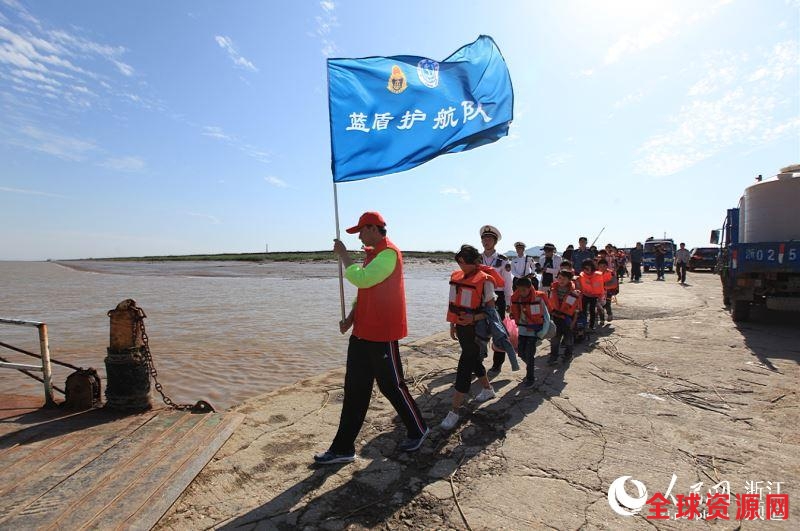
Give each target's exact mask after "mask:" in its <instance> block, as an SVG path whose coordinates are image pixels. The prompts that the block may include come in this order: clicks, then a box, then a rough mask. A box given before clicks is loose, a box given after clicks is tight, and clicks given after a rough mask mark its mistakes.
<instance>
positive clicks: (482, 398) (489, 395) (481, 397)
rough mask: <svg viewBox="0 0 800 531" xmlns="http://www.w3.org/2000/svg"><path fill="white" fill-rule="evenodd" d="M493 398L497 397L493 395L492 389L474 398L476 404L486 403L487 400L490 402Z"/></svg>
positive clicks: (485, 390)
mask: <svg viewBox="0 0 800 531" xmlns="http://www.w3.org/2000/svg"><path fill="white" fill-rule="evenodd" d="M495 396H497V395H496V394H495V393H494V389H492V388H491V387H490V388H488V389H484V390H483V391H481V392H480V393H478V396H476V397H475V400H477V401H478V402H486V401H487V400H491V399H492V398H494V397H495Z"/></svg>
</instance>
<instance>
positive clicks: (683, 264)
mask: <svg viewBox="0 0 800 531" xmlns="http://www.w3.org/2000/svg"><path fill="white" fill-rule="evenodd" d="M690 256H691V255H690V254H689V249H687V248H686V244H685V243H683V242H681V244H680V249H678V250H677V251H675V272H676V273H677V274H678V282H680V283H681V284H686V268H687V267H688V266H689V258H690Z"/></svg>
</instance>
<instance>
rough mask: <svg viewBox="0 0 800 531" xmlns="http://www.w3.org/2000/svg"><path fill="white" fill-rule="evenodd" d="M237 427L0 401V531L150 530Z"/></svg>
mask: <svg viewBox="0 0 800 531" xmlns="http://www.w3.org/2000/svg"><path fill="white" fill-rule="evenodd" d="M242 418H243V417H242V415H239V414H233V413H225V414H222V413H209V414H192V413H185V412H178V411H173V410H169V409H158V410H152V411H148V412H146V413H140V414H136V415H127V416H122V415H120V414H118V413H114V412H112V411H107V410H104V409H95V410H90V411H86V412H82V413H76V414H65V413H64V412H63V411H59V410H43V409H36V408H35V407H31V405H30V402H29V403H28V405H25V404H24V400H22V399H21V398H20V397H8V396H7V395H3V396H0V529H37V530H38V529H69V530H73V529H137V530H138V529H150V528H152V527H153V526H154V525H155V524H156V522H158V520H159V518H161V516H163V514H164V513H165V512H166V511H167V509H169V507H170V506H171V505H172V504H173V502H174V501H175V500H176V499H177V497H178V496H179V495H180V494H181V493H182V492H183V490H184V489H185V488H186V487H187V486H188V485H189V483H190V482H191V481H192V479H194V477H195V476H196V475H197V474H198V473H199V472H200V470H201V469H202V468H203V467H204V466H205V464H206V463H208V461H209V460H210V459H211V457H212V456H213V455H214V454H215V453H216V452H217V450H218V449H219V448H220V447H221V446H222V444H223V443H224V442H225V441H226V440H227V439H228V437H230V435H231V434H232V433H233V430H234V429H235V428H236V427H237V426H238V425H239V423H240V422H241V421H242Z"/></svg>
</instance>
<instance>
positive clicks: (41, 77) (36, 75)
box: [11, 70, 61, 86]
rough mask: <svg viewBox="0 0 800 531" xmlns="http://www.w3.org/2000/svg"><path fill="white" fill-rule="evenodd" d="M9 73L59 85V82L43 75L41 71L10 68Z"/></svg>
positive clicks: (17, 76) (16, 76)
mask: <svg viewBox="0 0 800 531" xmlns="http://www.w3.org/2000/svg"><path fill="white" fill-rule="evenodd" d="M11 75H12V76H14V77H15V78H25V79H29V80H31V81H39V82H41V83H46V84H48V85H56V86H60V85H61V83H60V82H58V81H56V80H55V79H52V78H49V77H47V76H45V75H44V74H42V73H41V72H36V71H34V72H31V71H29V70H12V71H11Z"/></svg>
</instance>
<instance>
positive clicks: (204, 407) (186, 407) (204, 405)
mask: <svg viewBox="0 0 800 531" xmlns="http://www.w3.org/2000/svg"><path fill="white" fill-rule="evenodd" d="M133 309H134V310H135V311H136V313H137V315H136V326H134V327H133V345H136V332H137V330H141V331H142V344H143V345H144V348H143V349H142V352H143V354H144V359H145V361H146V362H147V369H148V371H149V372H150V376H152V377H153V383H154V384H155V388H156V391H158V394H160V395H161V399H162V400H163V401H164V403H165V404H166V405H167V406H168V407H171V408H172V409H177V410H179V411H193V412H197V413H204V412H209V411H214V408H213V407H211V404H209V403H208V402H206V401H205V400H199V401H198V402H197V403H196V404H176V403H175V402H174V401H173V400H172V399H171V398H170V397H168V396H167V395H166V394H165V393H164V388H163V386H162V385H161V383H159V381H158V371H157V370H156V364H155V363H154V362H153V356H152V355H151V354H150V340H149V339H148V337H147V331H146V330H145V328H144V317H145V315H144V310H142V309H141V308H139V307H138V306H134V307H133Z"/></svg>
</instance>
